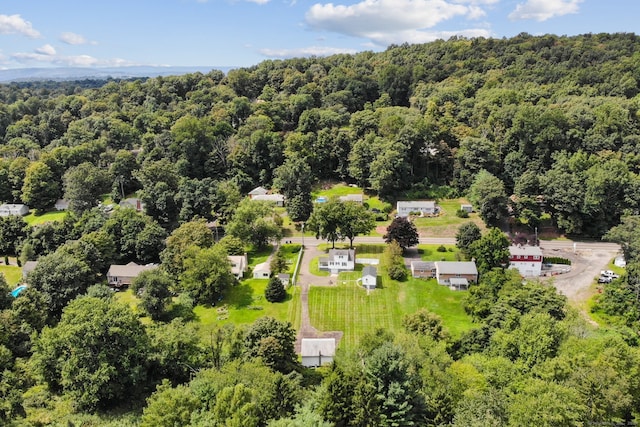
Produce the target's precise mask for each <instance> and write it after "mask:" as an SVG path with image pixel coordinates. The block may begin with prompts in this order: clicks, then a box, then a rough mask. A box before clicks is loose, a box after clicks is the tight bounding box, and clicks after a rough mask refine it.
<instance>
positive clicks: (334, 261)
mask: <svg viewBox="0 0 640 427" xmlns="http://www.w3.org/2000/svg"><path fill="white" fill-rule="evenodd" d="M355 266H356V250H355V249H330V250H329V254H328V256H326V257H320V259H319V260H318V268H319V269H320V270H324V271H330V272H331V274H338V273H339V272H341V271H353V269H354V268H355Z"/></svg>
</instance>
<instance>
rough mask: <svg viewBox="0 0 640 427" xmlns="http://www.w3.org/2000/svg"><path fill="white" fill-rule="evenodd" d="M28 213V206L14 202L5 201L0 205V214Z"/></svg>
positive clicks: (17, 214)
mask: <svg viewBox="0 0 640 427" xmlns="http://www.w3.org/2000/svg"><path fill="white" fill-rule="evenodd" d="M28 213H29V206H27V205H21V204H15V203H5V204H3V205H0V216H13V215H16V216H25V215H27V214H28Z"/></svg>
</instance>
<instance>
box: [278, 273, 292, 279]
mask: <svg viewBox="0 0 640 427" xmlns="http://www.w3.org/2000/svg"><path fill="white" fill-rule="evenodd" d="M277 277H278V279H280V280H286V281H289V279H290V278H291V275H290V274H289V273H279V274H278V275H277Z"/></svg>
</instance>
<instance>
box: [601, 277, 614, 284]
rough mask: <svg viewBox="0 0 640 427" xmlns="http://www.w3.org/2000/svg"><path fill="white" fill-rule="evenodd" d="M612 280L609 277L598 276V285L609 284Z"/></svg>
mask: <svg viewBox="0 0 640 427" xmlns="http://www.w3.org/2000/svg"><path fill="white" fill-rule="evenodd" d="M612 280H613V279H612V278H611V277H609V276H600V277H599V278H598V283H611V281H612Z"/></svg>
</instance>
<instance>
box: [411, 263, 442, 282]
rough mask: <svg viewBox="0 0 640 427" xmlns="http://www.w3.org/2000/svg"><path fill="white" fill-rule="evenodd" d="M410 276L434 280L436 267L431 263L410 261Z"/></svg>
mask: <svg viewBox="0 0 640 427" xmlns="http://www.w3.org/2000/svg"><path fill="white" fill-rule="evenodd" d="M411 276H412V277H415V278H422V279H435V277H436V265H435V263H434V262H432V261H411Z"/></svg>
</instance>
